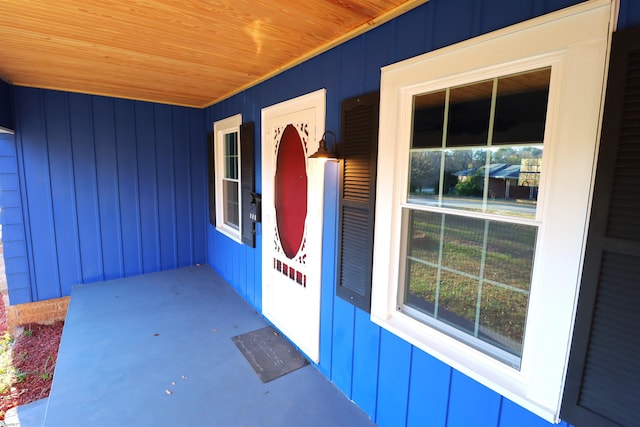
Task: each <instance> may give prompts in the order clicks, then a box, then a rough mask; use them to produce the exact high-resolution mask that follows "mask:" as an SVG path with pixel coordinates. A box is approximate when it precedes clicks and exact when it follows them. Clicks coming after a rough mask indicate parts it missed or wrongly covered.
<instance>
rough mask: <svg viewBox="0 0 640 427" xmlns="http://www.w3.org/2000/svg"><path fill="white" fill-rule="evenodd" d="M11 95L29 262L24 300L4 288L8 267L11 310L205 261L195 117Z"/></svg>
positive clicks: (129, 105) (141, 106)
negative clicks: (76, 288) (86, 286)
mask: <svg viewBox="0 0 640 427" xmlns="http://www.w3.org/2000/svg"><path fill="white" fill-rule="evenodd" d="M13 93H14V118H15V123H16V134H15V147H14V149H15V154H14V158H15V161H16V164H17V168H18V176H19V182H17V184H18V187H19V191H20V196H21V197H20V198H21V201H22V206H21V212H20V213H21V216H22V218H24V222H25V223H26V224H28V225H29V226H28V227H25V228H24V231H25V232H24V237H23V238H24V241H23V242H24V243H23V246H24V249H25V252H26V257H25V258H24V261H26V260H29V262H28V263H27V265H26V267H27V268H26V271H25V272H23V273H24V274H26V276H27V284H28V286H27V287H26V289H24V288H22V287H21V288H20V292H15V290H16V289H12V288H16V286H22V285H23V284H24V283H23V282H20V283H15V282H14V280H13V278H12V277H10V276H9V274H10V271H9V268H7V273H8V277H7V279H8V280H7V281H8V285H9V296H10V302H11V304H19V303H24V302H31V301H39V300H44V299H49V298H55V297H60V296H66V295H69V293H70V290H71V286H73V285H75V284H78V283H89V282H94V281H98V280H107V279H113V278H119V277H125V276H131V275H136V274H142V273H148V272H154V271H160V270H167V269H172V268H176V267H182V266H188V265H193V264H195V263H201V262H206V259H207V243H206V218H207V217H208V214H207V203H206V200H207V189H206V186H207V184H206V174H207V172H206V128H205V125H204V111H203V110H200V109H191V108H184V107H173V106H167V105H160V104H152V103H147V102H140V101H129V100H122V99H114V98H108V97H101V96H91V95H82V94H71V93H65V92H58V91H51V90H43V89H33V88H24V87H13ZM6 238H7V236H6V234H5V236H4V240H5V242H6ZM12 255H14V254H13V251H12V249H11V248H8V247H6V246H5V256H6V257H8V258H10V257H12ZM24 267H25V266H24V263H23V264H22V265H21V268H23V269H24Z"/></svg>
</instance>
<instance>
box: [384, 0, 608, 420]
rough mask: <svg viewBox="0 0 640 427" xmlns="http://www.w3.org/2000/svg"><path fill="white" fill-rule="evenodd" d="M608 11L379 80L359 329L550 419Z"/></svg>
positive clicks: (480, 41) (579, 254)
mask: <svg viewBox="0 0 640 427" xmlns="http://www.w3.org/2000/svg"><path fill="white" fill-rule="evenodd" d="M610 12H611V8H610V3H609V2H608V1H604V0H601V1H593V2H588V3H585V4H581V5H578V6H574V7H571V8H567V9H564V10H562V11H559V12H556V13H553V14H550V15H548V16H544V17H542V18H538V19H535V20H532V21H530V22H525V23H522V24H519V25H517V26H514V27H510V28H506V29H504V30H500V31H497V32H495V33H492V34H488V35H486V36H482V37H479V38H477V39H473V40H469V41H467V42H464V43H461V44H458V45H454V46H451V47H448V48H445V49H441V50H439V51H435V52H432V53H429V54H426V55H423V56H421V57H417V58H413V59H410V60H407V61H404V62H401V63H398V64H394V65H391V66H388V67H385V68H383V71H382V80H381V107H380V138H379V141H380V142H379V151H378V179H377V182H378V186H377V195H376V196H377V197H376V224H375V228H376V230H375V248H374V262H373V265H374V267H373V284H372V308H371V317H372V320H373V321H374V322H376V323H378V324H379V325H381V326H382V327H384V328H386V329H388V330H389V331H391V332H393V333H395V334H397V335H399V336H400V337H402V338H404V339H406V340H407V341H409V342H411V343H412V344H414V345H416V346H417V347H419V348H421V349H423V350H425V351H426V352H428V353H430V354H432V355H433V356H435V357H438V358H440V359H441V360H443V361H444V362H446V363H448V364H449V365H451V366H452V367H454V368H455V369H458V370H459V371H461V372H463V373H465V374H467V375H469V376H470V377H472V378H474V379H476V380H477V381H479V382H481V383H483V384H485V385H486V386H488V387H490V388H492V389H493V390H495V391H497V392H498V393H500V394H502V395H504V396H506V397H507V398H509V399H511V400H513V401H515V402H516V403H518V404H520V405H522V406H524V407H526V408H528V409H530V410H531V411H533V412H535V413H537V414H539V415H540V416H542V417H544V418H546V419H548V420H550V421H558V414H559V406H560V398H561V394H562V388H563V384H564V376H565V372H566V360H567V355H568V349H569V343H570V340H571V331H572V326H573V320H574V312H575V307H576V299H577V298H576V295H577V291H578V286H579V275H580V271H581V263H582V259H583V247H584V240H585V229H586V224H587V219H588V211H589V204H590V194H591V183H592V177H593V173H594V170H593V165H594V158H595V153H596V151H597V140H598V139H597V135H598V129H599V119H600V106H601V95H602V92H603V78H604V73H605V69H606V56H607V48H608V43H609V36H610V33H609V31H610V30H609V21H610V16H611V13H610Z"/></svg>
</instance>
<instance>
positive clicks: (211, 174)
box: [207, 132, 216, 226]
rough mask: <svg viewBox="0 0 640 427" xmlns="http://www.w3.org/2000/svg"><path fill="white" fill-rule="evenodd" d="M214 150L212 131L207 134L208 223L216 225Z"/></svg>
mask: <svg viewBox="0 0 640 427" xmlns="http://www.w3.org/2000/svg"><path fill="white" fill-rule="evenodd" d="M214 153H215V150H214V148H213V132H209V133H208V134H207V155H208V157H209V223H211V225H213V226H215V225H216V176H215V164H216V158H215V154H214Z"/></svg>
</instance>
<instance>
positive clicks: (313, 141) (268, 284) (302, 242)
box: [262, 89, 326, 363]
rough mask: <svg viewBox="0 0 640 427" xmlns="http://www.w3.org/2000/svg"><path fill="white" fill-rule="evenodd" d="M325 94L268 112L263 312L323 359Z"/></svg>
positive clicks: (264, 133) (265, 117) (264, 135)
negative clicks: (321, 144) (321, 145)
mask: <svg viewBox="0 0 640 427" xmlns="http://www.w3.org/2000/svg"><path fill="white" fill-rule="evenodd" d="M325 92H326V91H325V90H324V89H321V90H318V91H316V92H313V93H310V94H308V95H304V96H301V97H298V98H294V99H292V100H289V101H285V102H282V103H280V104H276V105H273V106H270V107H267V108H264V109H263V110H262V312H263V314H264V315H265V316H266V317H267V319H269V320H270V321H271V322H273V324H274V325H275V326H276V327H277V328H278V329H280V330H281V331H282V332H283V333H284V334H285V335H286V336H287V337H288V338H289V339H290V340H291V341H293V343H294V344H296V345H297V346H298V347H299V348H300V350H302V351H303V352H304V353H305V354H306V355H307V356H308V357H309V358H310V359H312V360H313V361H315V362H316V363H318V362H319V357H320V284H321V266H322V265H321V257H322V217H323V201H324V163H323V162H321V161H308V157H309V155H311V154H313V153H314V152H315V151H316V150H317V148H318V141H319V140H320V138H321V137H322V134H323V132H324V119H325Z"/></svg>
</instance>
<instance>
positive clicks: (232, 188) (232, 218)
mask: <svg viewBox="0 0 640 427" xmlns="http://www.w3.org/2000/svg"><path fill="white" fill-rule="evenodd" d="M223 190H224V201H225V202H224V223H225V224H227V225H229V226H231V227H233V228H235V229H236V230H238V229H239V228H240V204H239V203H238V183H237V182H234V181H226V180H225V181H223Z"/></svg>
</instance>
